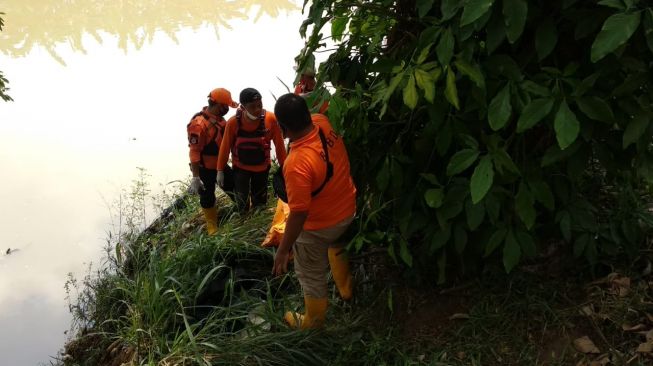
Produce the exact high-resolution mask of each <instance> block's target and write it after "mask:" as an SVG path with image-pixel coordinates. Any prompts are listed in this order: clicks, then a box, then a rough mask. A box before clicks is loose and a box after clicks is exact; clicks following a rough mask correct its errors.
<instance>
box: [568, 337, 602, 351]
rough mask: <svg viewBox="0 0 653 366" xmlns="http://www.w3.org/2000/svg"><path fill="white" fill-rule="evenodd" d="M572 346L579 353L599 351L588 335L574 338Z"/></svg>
mask: <svg viewBox="0 0 653 366" xmlns="http://www.w3.org/2000/svg"><path fill="white" fill-rule="evenodd" d="M574 348H575V349H576V351H578V352H580V353H601V351H600V350H599V349H598V347H596V345H595V344H594V342H592V340H591V339H590V338H589V337H588V336H584V337H580V338H577V339H575V340H574Z"/></svg>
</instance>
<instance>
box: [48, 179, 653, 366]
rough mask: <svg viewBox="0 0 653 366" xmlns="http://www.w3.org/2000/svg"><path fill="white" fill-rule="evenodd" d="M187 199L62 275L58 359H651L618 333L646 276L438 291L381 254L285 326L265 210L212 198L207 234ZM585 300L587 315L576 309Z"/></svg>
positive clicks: (364, 258) (291, 291)
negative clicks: (619, 281)
mask: <svg viewBox="0 0 653 366" xmlns="http://www.w3.org/2000/svg"><path fill="white" fill-rule="evenodd" d="M141 188H142V187H141ZM146 191H147V190H145V189H141V192H146ZM173 198H174V197H170V198H168V200H167V202H172V201H173ZM140 202H144V200H141V201H140ZM185 203H186V206H185V207H183V208H180V209H178V210H176V211H175V212H174V214H173V215H170V216H168V220H167V221H165V222H163V221H159V222H155V223H154V224H153V225H152V226H151V227H150V229H147V230H145V231H144V232H143V233H142V234H140V235H138V234H135V232H134V231H130V230H126V231H123V234H124V233H125V232H126V233H128V234H124V235H123V236H121V237H115V236H114V237H110V238H109V249H110V250H107V258H106V260H105V261H104V263H105V265H104V266H102V267H101V268H99V269H95V270H94V272H93V273H92V274H91V273H89V275H88V276H86V277H85V278H83V279H81V280H78V279H75V278H72V277H71V280H70V281H69V283H68V284H67V289H68V295H69V300H70V309H71V312H72V314H73V318H74V322H73V329H72V332H71V334H73V338H72V339H71V340H70V342H68V344H67V345H66V348H65V350H64V351H63V352H62V356H61V360H60V361H59V362H58V364H59V365H111V364H120V362H130V361H131V362H132V364H133V365H576V364H577V363H578V362H585V361H587V363H588V362H589V361H591V360H597V358H598V357H600V356H601V355H582V354H580V353H577V352H576V351H575V350H574V349H573V347H572V343H571V342H572V341H573V340H574V339H575V338H577V337H580V336H583V335H588V336H590V338H591V339H592V340H593V341H594V342H595V343H596V345H597V346H598V347H599V348H601V350H602V352H603V353H604V354H605V355H606V356H607V357H610V358H611V360H613V362H615V363H616V364H619V363H620V362H621V363H625V362H627V361H630V364H631V365H638V364H639V365H644V364H646V362H647V361H650V360H649V359H647V358H646V357H645V356H642V355H637V354H635V353H634V349H635V348H636V347H637V345H638V344H639V343H640V342H641V336H640V335H638V334H634V333H628V332H624V331H623V330H622V324H625V323H628V324H635V323H638V322H641V323H643V324H645V326H646V327H649V328H650V327H653V320H651V319H648V318H647V317H646V313H653V308H652V307H651V303H652V302H651V300H653V299H652V298H651V296H652V295H651V291H650V289H649V288H648V282H647V281H646V279H645V278H640V279H639V280H638V281H637V282H633V285H632V286H631V289H630V292H629V293H628V294H627V296H622V297H620V296H617V295H615V294H614V293H612V292H611V288H610V287H609V286H607V285H605V284H599V285H593V286H586V284H587V283H588V282H590V279H589V278H587V277H586V276H584V275H580V274H575V272H574V271H567V272H565V271H562V272H561V273H559V274H558V276H557V277H555V276H549V275H548V273H540V274H529V273H526V272H523V271H519V270H516V271H515V273H514V274H513V275H511V276H505V275H502V274H497V275H492V274H486V275H485V276H484V277H483V279H477V280H474V281H472V282H470V283H468V284H467V285H466V286H463V287H461V288H460V289H453V290H450V291H445V292H441V291H442V290H443V289H442V288H441V287H431V288H411V287H410V285H409V284H408V283H406V281H404V280H403V279H402V274H401V271H400V270H398V268H397V266H396V265H394V264H393V263H391V262H388V261H389V258H388V257H387V256H385V255H378V253H376V254H374V253H368V255H366V254H365V253H363V254H362V255H360V256H359V257H358V258H355V260H354V261H353V263H354V265H353V267H352V268H353V272H354V274H355V277H356V279H357V282H358V285H357V287H356V291H357V292H356V296H355V298H354V299H353V300H352V301H351V302H348V303H346V302H343V301H342V300H339V299H338V298H337V297H336V295H335V293H336V291H335V289H332V297H331V299H330V302H329V310H328V314H327V326H326V328H325V329H323V330H318V331H293V330H290V329H289V328H288V327H287V326H285V325H284V324H283V321H282V316H283V313H284V312H285V311H287V310H301V309H302V307H303V301H302V298H301V296H300V288H299V285H298V283H297V280H296V278H295V277H294V275H293V274H292V272H291V273H290V274H288V275H285V276H282V277H273V276H271V274H270V270H271V265H272V260H273V251H272V250H270V249H265V248H261V247H260V243H261V241H262V240H263V238H264V236H265V234H266V232H267V230H268V227H269V224H270V221H271V216H272V211H271V210H261V211H258V212H255V213H252V214H249V215H245V216H241V215H239V214H236V213H234V211H233V209H232V207H231V206H230V205H229V204H228V203H227V202H226V201H225V198H224V197H222V201H221V204H220V205H221V206H220V207H223V208H222V209H220V220H221V222H220V229H219V235H217V236H213V237H209V236H207V235H205V233H204V227H203V219H202V217H201V215H200V210H199V207H198V204H197V199H196V198H194V197H190V198H187V199H186V201H185ZM132 208H133V207H132ZM132 211H135V212H143V210H142V209H138V208H137V209H136V210H132ZM142 221H144V220H142ZM128 222H132V223H133V222H140V221H138V220H132V221H128ZM544 272H546V271H544ZM627 274H628V273H627ZM332 287H333V286H332ZM588 304H590V305H591V306H592V308H593V309H594V312H595V313H596V314H594V315H593V316H592V317H588V316H585V315H582V314H581V313H580V310H581V309H583V308H584V307H586V306H588ZM461 314H462V315H461ZM452 318H455V319H452ZM581 364H582V363H581Z"/></svg>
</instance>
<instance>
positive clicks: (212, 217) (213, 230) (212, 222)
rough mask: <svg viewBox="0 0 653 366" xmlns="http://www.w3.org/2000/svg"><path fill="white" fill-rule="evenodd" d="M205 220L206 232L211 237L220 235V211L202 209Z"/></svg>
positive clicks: (213, 208) (212, 208)
mask: <svg viewBox="0 0 653 366" xmlns="http://www.w3.org/2000/svg"><path fill="white" fill-rule="evenodd" d="M202 212H203V213H204V220H206V231H207V232H208V233H209V235H215V234H217V233H218V209H217V208H215V207H211V208H202Z"/></svg>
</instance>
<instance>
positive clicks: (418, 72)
mask: <svg viewBox="0 0 653 366" xmlns="http://www.w3.org/2000/svg"><path fill="white" fill-rule="evenodd" d="M415 81H417V86H418V87H419V88H420V89H422V90H424V98H425V99H426V100H427V101H428V102H429V103H433V98H434V97H435V79H433V76H431V74H429V73H428V72H427V71H424V70H422V69H419V68H418V69H415Z"/></svg>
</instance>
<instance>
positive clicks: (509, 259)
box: [503, 230, 521, 273]
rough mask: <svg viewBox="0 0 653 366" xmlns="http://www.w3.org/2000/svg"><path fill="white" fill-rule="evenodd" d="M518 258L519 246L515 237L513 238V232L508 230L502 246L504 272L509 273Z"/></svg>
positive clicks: (519, 256)
mask: <svg viewBox="0 0 653 366" xmlns="http://www.w3.org/2000/svg"><path fill="white" fill-rule="evenodd" d="M520 259H521V248H520V247H519V243H518V242H517V239H515V234H513V232H512V230H510V231H509V232H508V235H507V236H506V241H505V244H504V246H503V266H504V267H505V268H506V272H507V273H510V272H511V271H512V270H513V268H515V266H516V265H517V264H518V263H519V260H520Z"/></svg>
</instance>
